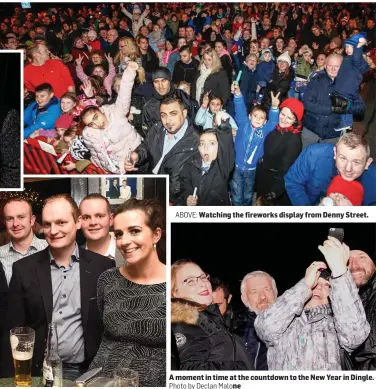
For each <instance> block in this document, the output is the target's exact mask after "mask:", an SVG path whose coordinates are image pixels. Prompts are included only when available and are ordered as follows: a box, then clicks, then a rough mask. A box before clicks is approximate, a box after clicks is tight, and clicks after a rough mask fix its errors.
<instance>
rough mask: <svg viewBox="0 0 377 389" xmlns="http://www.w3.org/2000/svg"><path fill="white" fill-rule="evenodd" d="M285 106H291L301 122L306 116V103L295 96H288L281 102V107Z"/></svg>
mask: <svg viewBox="0 0 377 389" xmlns="http://www.w3.org/2000/svg"><path fill="white" fill-rule="evenodd" d="M284 107H286V108H289V109H290V110H291V111H292V112H293V113H294V114H295V115H296V117H297V120H298V121H299V122H301V120H302V117H303V116H304V104H302V103H301V101H300V100H298V99H295V98H294V97H288V99H285V100H284V101H283V102H282V103H281V104H280V109H283V108H284Z"/></svg>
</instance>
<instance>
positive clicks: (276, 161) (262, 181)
mask: <svg viewBox="0 0 377 389" xmlns="http://www.w3.org/2000/svg"><path fill="white" fill-rule="evenodd" d="M280 109H281V111H280V115H279V124H278V125H277V126H276V128H275V130H274V131H272V132H270V133H269V134H268V135H267V137H266V140H265V141H264V157H263V159H262V161H261V163H260V164H259V165H258V168H257V194H258V198H261V197H262V198H263V197H268V196H271V194H273V197H274V198H275V203H276V205H291V204H290V201H289V198H288V195H287V193H286V190H285V182H284V175H285V174H286V173H287V171H288V169H289V168H290V167H291V165H292V164H293V162H294V161H295V160H296V158H297V157H298V156H299V154H300V153H301V149H302V142H301V120H302V118H303V116H304V105H303V104H302V103H301V101H299V100H298V99H295V98H292V97H290V98H288V99H286V100H284V101H283V103H282V104H281V105H280Z"/></svg>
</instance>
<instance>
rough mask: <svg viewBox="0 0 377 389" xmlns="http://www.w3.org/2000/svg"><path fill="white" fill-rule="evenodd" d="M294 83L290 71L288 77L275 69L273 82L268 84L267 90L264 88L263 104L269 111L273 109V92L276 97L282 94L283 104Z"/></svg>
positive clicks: (272, 76) (262, 91) (281, 100)
mask: <svg viewBox="0 0 377 389" xmlns="http://www.w3.org/2000/svg"><path fill="white" fill-rule="evenodd" d="M291 82H292V72H291V71H289V73H288V75H286V74H285V73H280V72H279V69H277V68H275V69H274V71H273V72H272V75H271V80H270V81H269V82H268V84H267V86H266V87H265V88H262V90H261V93H262V94H263V101H262V104H263V105H264V106H265V108H266V109H267V111H268V110H269V109H270V107H271V92H272V93H273V94H274V95H275V96H276V95H277V93H278V92H280V95H279V99H280V102H283V101H284V100H285V99H286V98H287V97H288V91H289V88H290V86H291Z"/></svg>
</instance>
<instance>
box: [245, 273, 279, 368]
mask: <svg viewBox="0 0 377 389" xmlns="http://www.w3.org/2000/svg"><path fill="white" fill-rule="evenodd" d="M277 295H278V290H277V288H276V282H275V280H274V279H273V278H272V277H271V276H270V275H269V274H268V273H265V272H263V271H259V270H257V271H253V272H251V273H249V274H246V276H245V277H244V278H243V280H242V282H241V299H242V302H243V303H244V304H245V306H246V308H248V312H247V317H246V318H245V322H244V341H245V346H246V349H247V351H248V352H249V354H250V356H251V358H252V360H253V364H254V369H255V370H268V365H267V347H266V345H265V344H264V343H263V342H262V341H261V340H260V339H259V338H258V335H257V334H256V332H255V328H254V322H255V319H256V318H257V315H258V313H260V312H263V311H265V310H266V309H267V308H268V307H269V306H270V305H272V304H273V303H274V302H275V300H276V297H277Z"/></svg>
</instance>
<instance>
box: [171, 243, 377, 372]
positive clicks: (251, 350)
mask: <svg viewBox="0 0 377 389" xmlns="http://www.w3.org/2000/svg"><path fill="white" fill-rule="evenodd" d="M318 248H319V250H320V251H321V253H322V254H323V260H322V261H314V262H312V263H311V264H310V266H309V267H308V268H307V270H306V272H305V275H304V277H303V278H302V279H301V280H300V281H299V282H298V283H297V284H296V285H294V286H293V287H291V288H290V289H288V290H286V291H285V292H284V293H283V294H282V295H280V296H278V285H276V282H275V280H274V278H273V277H272V276H271V275H270V274H268V273H266V272H264V271H259V270H257V271H253V272H251V273H248V274H246V275H245V276H244V277H243V280H242V282H241V284H240V289H241V299H242V302H243V304H244V306H245V308H246V310H247V311H246V314H242V315H237V314H236V313H235V312H234V311H232V309H231V307H230V305H229V303H230V301H231V299H232V295H231V293H230V289H229V285H228V284H227V283H226V282H224V281H222V280H220V279H213V280H212V279H211V278H210V276H209V275H208V274H206V273H205V272H204V271H203V270H202V268H201V267H200V266H199V265H198V264H196V263H195V262H192V261H191V260H179V261H177V262H175V263H173V264H172V267H171V297H172V304H171V321H172V332H173V335H172V339H173V340H172V351H171V353H172V355H171V357H172V369H173V370H274V371H276V370H277V371H303V370H312V371H313V370H314V371H318V370H319V371H325V370H329V371H336V370H362V371H373V370H375V369H376V265H375V259H372V258H371V257H370V256H369V255H368V254H367V253H365V252H364V251H361V250H350V249H349V247H348V246H347V245H345V244H344V243H341V242H340V241H339V240H338V239H336V238H335V237H333V236H329V237H328V239H327V240H326V241H324V242H323V244H322V245H320V246H318Z"/></svg>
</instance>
